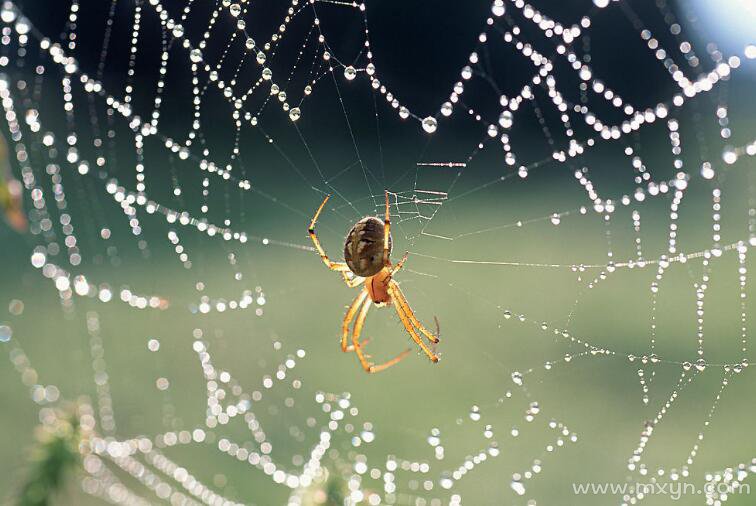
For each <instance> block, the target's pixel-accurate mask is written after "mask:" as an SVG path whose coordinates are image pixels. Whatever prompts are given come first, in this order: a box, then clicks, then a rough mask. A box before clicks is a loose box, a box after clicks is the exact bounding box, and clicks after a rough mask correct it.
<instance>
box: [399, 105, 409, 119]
mask: <svg viewBox="0 0 756 506" xmlns="http://www.w3.org/2000/svg"><path fill="white" fill-rule="evenodd" d="M409 115H410V112H409V109H407V108H406V107H404V106H402V107H400V108H399V117H400V118H402V119H407V118H409Z"/></svg>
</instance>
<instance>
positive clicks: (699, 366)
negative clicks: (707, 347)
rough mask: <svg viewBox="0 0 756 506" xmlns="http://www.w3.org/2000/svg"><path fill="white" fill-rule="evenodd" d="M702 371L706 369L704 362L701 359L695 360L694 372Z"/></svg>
mask: <svg viewBox="0 0 756 506" xmlns="http://www.w3.org/2000/svg"><path fill="white" fill-rule="evenodd" d="M704 369H706V360H704V359H703V357H702V358H699V359H698V360H696V370H698V371H699V372H702V371H703V370H704Z"/></svg>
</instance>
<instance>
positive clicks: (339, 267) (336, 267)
mask: <svg viewBox="0 0 756 506" xmlns="http://www.w3.org/2000/svg"><path fill="white" fill-rule="evenodd" d="M329 198H331V196H330V195H326V198H324V199H323V202H322V203H321V204H320V207H318V210H317V211H315V216H313V217H312V221H310V227H309V228H308V229H307V233H308V234H309V235H310V239H312V243H313V244H314V245H315V249H316V250H317V251H318V254H319V255H320V258H321V260H323V263H324V264H325V265H326V267H328V268H329V269H331V270H332V271H336V272H338V273H340V274H341V277H342V278H343V279H344V283H346V285H347V286H348V287H349V288H354V287H355V286H358V285H359V284H360V283H362V282H363V281H365V280H364V278H361V277H359V276H354V277H353V278H351V279H350V278H349V275H348V274H347V273H348V272H350V270H349V266H348V265H347V264H346V263H344V262H334V261H333V260H331V259H330V258H328V255H327V254H326V252H325V250H324V249H323V246H321V244H320V240H319V239H318V235H317V234H316V233H315V224H316V223H317V221H318V217H319V216H320V213H321V212H322V211H323V208H324V207H325V205H326V202H328V199H329Z"/></svg>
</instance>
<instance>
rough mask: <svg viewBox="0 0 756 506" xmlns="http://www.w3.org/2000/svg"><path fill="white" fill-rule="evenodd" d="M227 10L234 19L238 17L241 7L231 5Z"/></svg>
mask: <svg viewBox="0 0 756 506" xmlns="http://www.w3.org/2000/svg"><path fill="white" fill-rule="evenodd" d="M228 10H229V12H231V15H232V16H233V17H235V18H237V17H239V14H241V6H240V5H239V4H231V7H229V8H228Z"/></svg>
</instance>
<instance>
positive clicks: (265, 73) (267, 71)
mask: <svg viewBox="0 0 756 506" xmlns="http://www.w3.org/2000/svg"><path fill="white" fill-rule="evenodd" d="M271 77H273V71H272V70H270V69H269V68H268V67H265V68H264V69H263V71H262V78H263V79H265V80H266V81H270V78H271Z"/></svg>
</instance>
